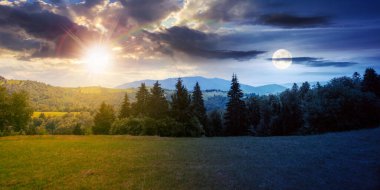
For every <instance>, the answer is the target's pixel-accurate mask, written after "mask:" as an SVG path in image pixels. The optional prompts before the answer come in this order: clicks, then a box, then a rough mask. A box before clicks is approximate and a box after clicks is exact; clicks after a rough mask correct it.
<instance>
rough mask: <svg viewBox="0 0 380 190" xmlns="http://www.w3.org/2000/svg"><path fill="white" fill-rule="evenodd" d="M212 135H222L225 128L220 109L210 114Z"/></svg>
mask: <svg viewBox="0 0 380 190" xmlns="http://www.w3.org/2000/svg"><path fill="white" fill-rule="evenodd" d="M210 126H211V127H210V128H211V130H210V134H211V135H210V136H221V135H222V130H223V121H222V116H221V115H220V113H219V111H217V110H214V111H212V112H211V114H210Z"/></svg>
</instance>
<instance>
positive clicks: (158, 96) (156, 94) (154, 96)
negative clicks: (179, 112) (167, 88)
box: [148, 81, 169, 119]
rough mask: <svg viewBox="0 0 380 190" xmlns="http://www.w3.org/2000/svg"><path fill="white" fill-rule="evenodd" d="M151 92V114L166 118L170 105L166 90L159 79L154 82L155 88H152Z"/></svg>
mask: <svg viewBox="0 0 380 190" xmlns="http://www.w3.org/2000/svg"><path fill="white" fill-rule="evenodd" d="M150 93H151V95H150V96H149V100H148V110H149V111H148V112H149V116H150V117H152V118H155V119H161V118H164V117H165V116H166V115H167V113H168V111H169V107H168V106H169V105H168V101H167V100H166V98H165V93H164V90H163V89H162V88H161V85H160V84H159V83H158V81H156V82H155V83H154V85H153V88H152V89H150Z"/></svg>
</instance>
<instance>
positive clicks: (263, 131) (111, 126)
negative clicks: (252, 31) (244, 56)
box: [0, 68, 380, 137]
mask: <svg viewBox="0 0 380 190" xmlns="http://www.w3.org/2000/svg"><path fill="white" fill-rule="evenodd" d="M121 92H122V91H120V90H118V91H116V92H115V93H116V94H117V95H118V96H120V93H121ZM122 93H123V94H124V97H123V101H122V102H121V103H119V104H118V105H112V104H107V103H106V102H105V100H104V99H103V101H102V102H98V104H100V103H101V104H100V106H99V107H98V108H97V109H96V111H88V110H87V109H84V110H82V112H81V113H79V114H72V113H67V114H65V115H64V116H62V117H53V116H46V115H45V114H44V113H41V114H40V115H39V116H38V117H32V114H33V111H34V110H35V109H34V105H36V104H38V102H32V100H30V98H29V97H28V93H26V92H25V91H18V90H14V89H9V88H7V87H6V86H3V85H2V86H1V87H0V135H1V136H6V135H20V134H25V135H36V134H38V135H43V134H51V135H59V134H60V135H61V134H62V135H70V134H74V135H89V134H95V135H98V134H107V135H124V134H127V135H156V136H172V137H200V136H207V137H213V136H245V135H251V136H280V135H308V134H318V133H325V132H329V131H345V130H353V129H360V128H370V127H376V126H378V125H379V124H380V75H378V74H377V73H376V71H375V70H374V69H372V68H367V69H366V70H365V72H364V74H363V77H362V76H361V75H360V74H359V73H357V72H355V73H354V74H353V75H352V77H339V78H334V79H332V80H330V81H329V82H328V83H327V84H326V85H323V86H322V85H320V84H319V83H317V84H316V85H314V86H310V84H309V83H308V82H304V83H303V84H302V85H301V86H298V85H297V84H294V85H293V87H292V88H290V89H287V90H285V91H284V92H282V93H279V94H269V95H256V94H244V93H243V91H242V90H241V88H240V84H239V81H238V78H237V76H236V75H235V74H234V75H233V77H232V80H231V88H230V90H229V91H228V95H227V99H226V100H224V99H223V100H220V101H221V102H225V101H226V105H222V106H220V107H222V108H223V107H225V109H224V110H221V109H220V107H219V108H215V109H206V106H205V101H204V94H203V93H204V91H202V90H201V86H200V84H198V83H196V85H195V86H194V88H193V89H191V90H188V89H187V88H186V87H185V86H184V85H183V83H182V80H181V78H178V81H177V83H176V85H175V90H174V92H172V93H171V95H170V97H169V98H168V97H167V94H166V93H165V90H164V89H162V88H161V86H160V84H159V83H158V82H156V83H155V84H154V86H153V87H151V88H149V87H147V86H146V85H145V84H144V83H142V84H141V86H140V87H139V88H138V90H137V92H135V93H134V95H135V96H134V97H129V95H128V93H126V92H122ZM73 98H75V97H73ZM109 98H114V97H109ZM214 98H215V99H218V98H219V97H218V96H215V97H214ZM214 107H215V106H214ZM47 109H48V108H47Z"/></svg>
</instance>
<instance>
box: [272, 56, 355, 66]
mask: <svg viewBox="0 0 380 190" xmlns="http://www.w3.org/2000/svg"><path fill="white" fill-rule="evenodd" d="M268 60H278V61H292V63H294V64H298V65H305V66H308V67H349V66H352V65H356V64H358V63H356V62H350V61H330V60H325V59H323V58H317V57H293V58H276V59H273V58H270V59H268Z"/></svg>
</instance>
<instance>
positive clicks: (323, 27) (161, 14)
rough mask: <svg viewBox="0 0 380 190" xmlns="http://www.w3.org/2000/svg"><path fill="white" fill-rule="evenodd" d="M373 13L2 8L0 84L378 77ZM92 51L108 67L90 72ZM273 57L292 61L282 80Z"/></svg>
mask: <svg viewBox="0 0 380 190" xmlns="http://www.w3.org/2000/svg"><path fill="white" fill-rule="evenodd" d="M379 10H380V2H378V1H365V2H364V1H358V0H349V1H327V0H320V1H305V0H293V1H280V0H271V1H268V0H207V1H206V0H188V1H180V0H155V1H149V0H120V1H117V0H111V1H110V0H92V1H80V0H28V1H26V2H25V1H16V0H12V1H0V75H2V76H4V77H6V78H13V79H30V80H37V81H42V82H45V83H49V84H53V85H60V86H87V85H101V86H108V87H113V86H117V85H119V84H121V83H125V82H129V81H134V80H141V79H164V78H169V77H184V76H205V77H219V78H224V79H230V77H231V76H232V73H237V75H238V77H239V79H240V81H241V82H242V83H246V84H250V85H261V84H269V83H279V84H281V83H289V82H301V81H306V80H308V81H326V80H329V79H331V78H333V77H338V76H343V75H347V76H350V75H351V74H352V73H353V72H355V71H358V72H360V73H362V72H363V71H364V69H365V68H366V67H373V68H375V69H377V70H378V71H379V69H380V64H379V59H380V53H379V52H380V35H379V33H380V12H379ZM94 46H101V48H100V49H102V51H107V55H108V56H107V58H108V59H109V60H108V61H107V63H106V64H105V65H102V67H100V66H99V67H98V69H97V72H93V69H89V67H97V66H96V65H99V64H95V63H94V64H91V63H85V60H86V59H85V58H84V57H86V56H85V54H86V52H88V51H89V50H91V49H94V48H93V47H94ZM278 49H287V50H288V51H290V52H291V54H292V56H293V60H292V62H293V64H292V65H291V66H290V67H289V68H287V69H285V70H279V69H277V68H276V67H274V66H273V64H272V60H271V57H272V54H273V53H274V52H275V51H276V50H278ZM97 53H98V55H99V57H101V55H100V54H102V52H100V53H99V52H95V53H94V52H93V54H97ZM99 59H100V58H99ZM96 61H97V59H95V61H94V62H96ZM89 64H90V65H89ZM94 65H95V66H94ZM100 68H101V69H100Z"/></svg>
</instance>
